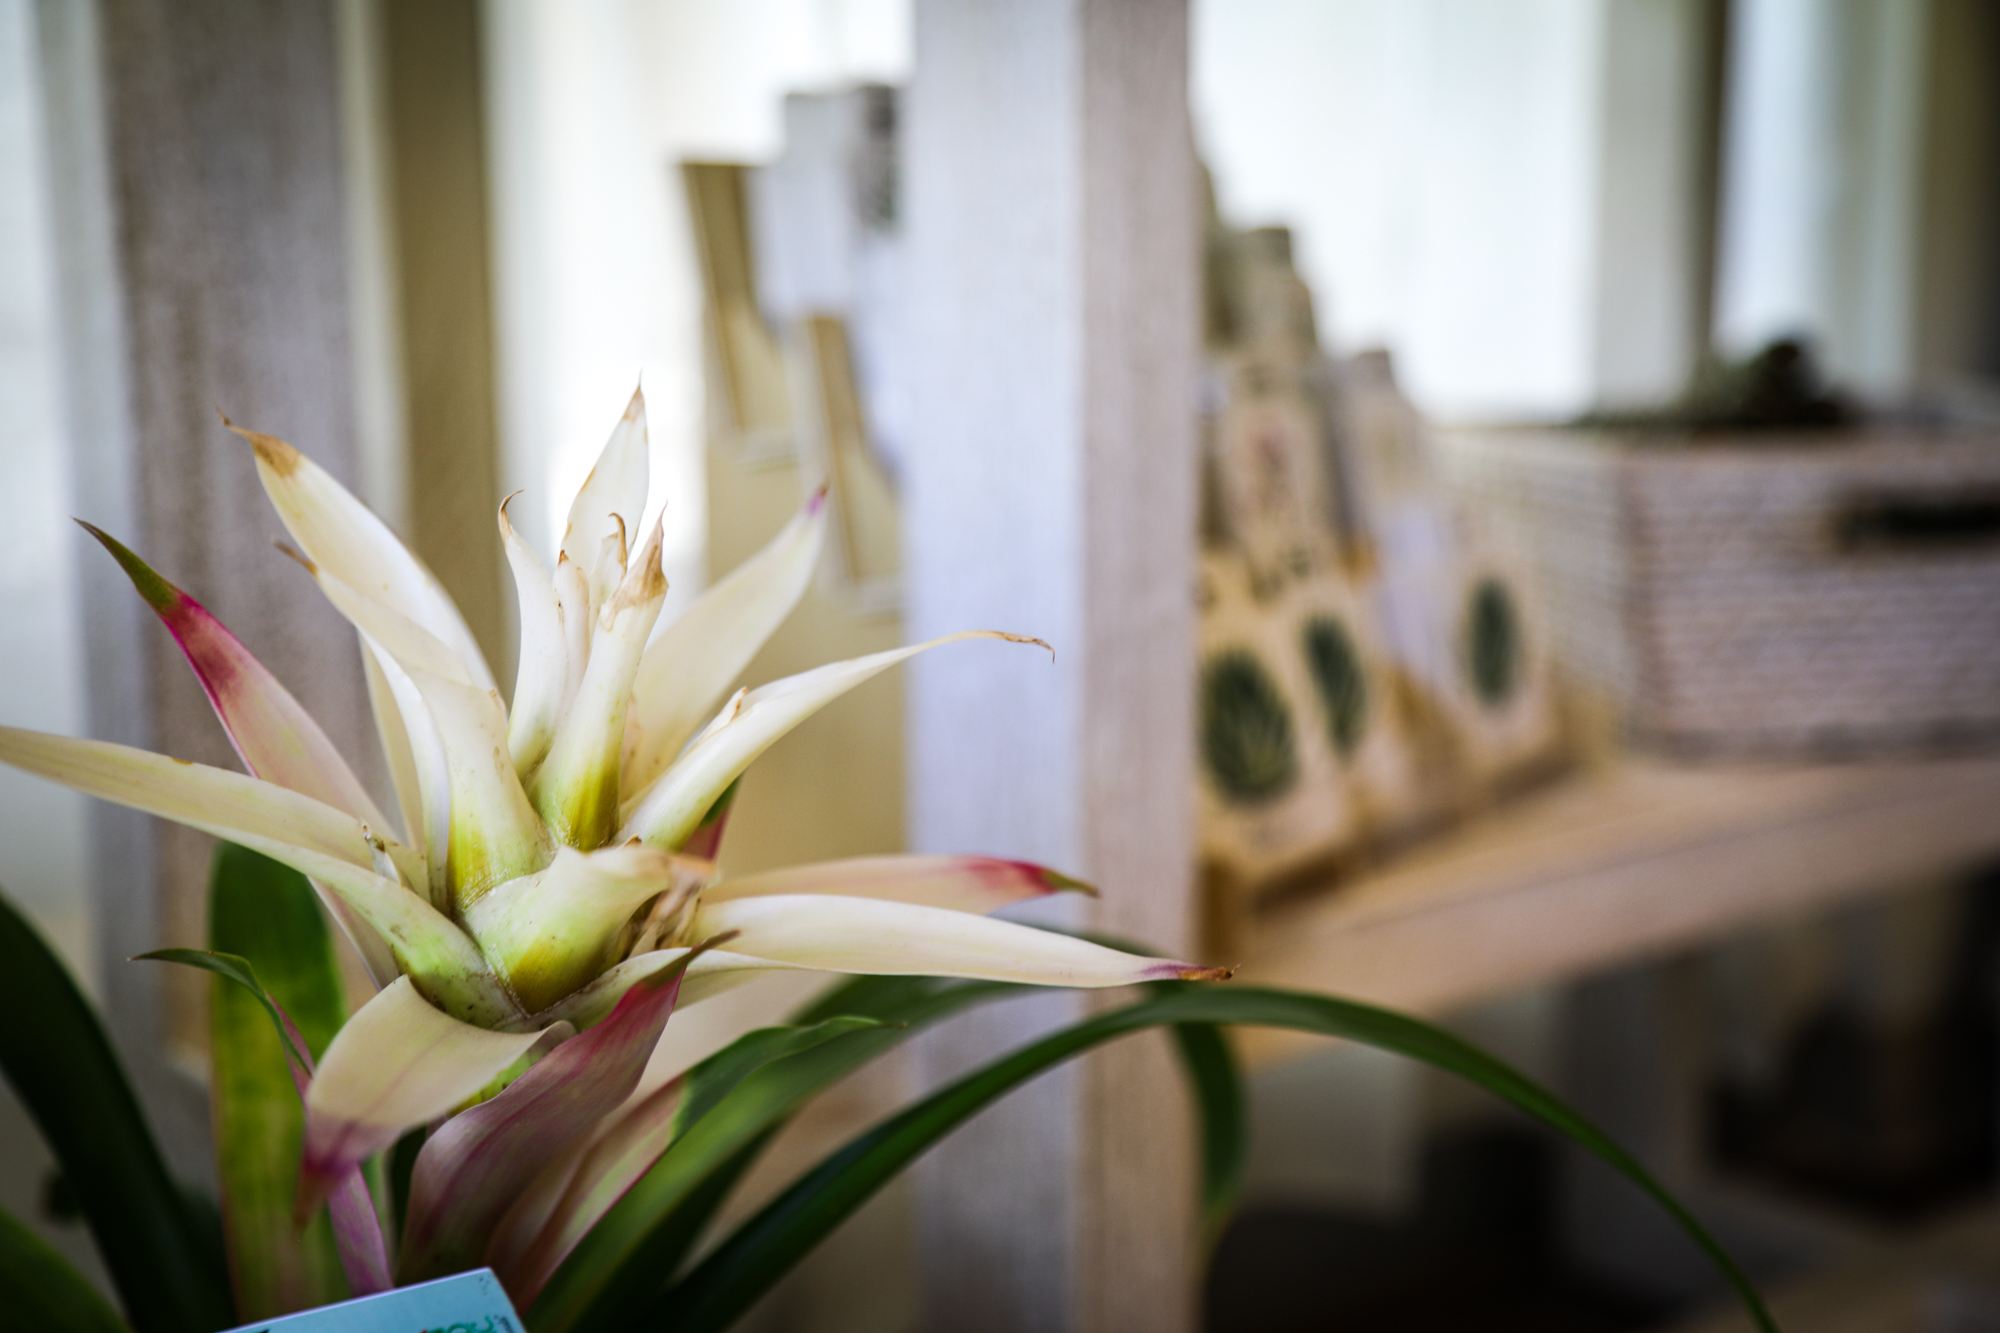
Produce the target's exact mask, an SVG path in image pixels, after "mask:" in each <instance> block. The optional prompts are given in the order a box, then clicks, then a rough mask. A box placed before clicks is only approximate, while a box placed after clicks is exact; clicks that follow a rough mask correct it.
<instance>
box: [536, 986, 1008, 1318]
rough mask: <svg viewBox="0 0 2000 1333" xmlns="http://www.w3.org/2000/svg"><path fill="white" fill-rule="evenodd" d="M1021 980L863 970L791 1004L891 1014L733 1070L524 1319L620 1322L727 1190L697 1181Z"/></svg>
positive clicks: (818, 1013)
mask: <svg viewBox="0 0 2000 1333" xmlns="http://www.w3.org/2000/svg"><path fill="white" fill-rule="evenodd" d="M1020 989H1022V988H1021V987H1018V986H1011V985H1007V984H1005V983H1000V982H945V983H941V982H939V981H937V980H936V979H934V978H918V977H866V978H861V979H859V980H858V981H856V982H851V983H848V984H846V985H844V986H841V987H839V988H837V989H836V991H835V993H834V994H833V995H831V996H829V997H828V998H827V999H825V1000H822V1001H820V1002H819V1003H816V1004H814V1005H813V1006H811V1007H810V1008H808V1009H806V1010H805V1011H803V1012H801V1013H799V1014H796V1015H794V1019H795V1021H796V1022H798V1023H800V1024H802V1025H803V1024H816V1023H824V1022H826V1021H828V1020H829V1019H831V1018H834V1017H836V1016H843V1015H844V1016H853V1017H862V1018H872V1019H876V1020H878V1021H880V1022H883V1023H896V1024H899V1025H901V1026H897V1027H887V1026H884V1027H876V1028H868V1029H864V1030H861V1031H857V1032H848V1033H846V1034H845V1035H839V1036H835V1037H833V1038H832V1039H831V1040H828V1041H826V1042H824V1043H823V1044H821V1045H818V1046H815V1047H813V1048H812V1049H810V1050H805V1051H801V1052H798V1053H796V1054H791V1055H787V1056H785V1057H784V1058H783V1059H779V1060H776V1061H774V1062H773V1063H771V1064H767V1065H765V1066H764V1067H762V1068H760V1069H758V1070H756V1071H755V1072H754V1073H750V1074H749V1075H748V1076H747V1077H745V1078H743V1080H742V1081H741V1082H740V1083H738V1084H737V1085H736V1087H735V1088H734V1089H733V1090H732V1091H731V1092H730V1093H729V1094H728V1095H727V1096H726V1097H723V1098H722V1099H721V1100H720V1101H719V1102H718V1103H716V1105H715V1107H714V1109H713V1110H711V1111H709V1113H708V1114H706V1115H704V1116H702V1117H701V1118H700V1119H699V1120H698V1121H695V1122H694V1123H693V1124H692V1125H691V1126H690V1127H689V1128H688V1130H687V1132H686V1133H685V1134H684V1135H683V1136H682V1137H681V1138H680V1139H679V1140H678V1141H677V1142H675V1143H674V1145H673V1146H672V1147H670V1148H668V1149H667V1151H666V1152H665V1153H664V1154H663V1155H662V1156H661V1157H660V1160H659V1161H658V1162H656V1163H655V1164H654V1166H653V1168H652V1170H650V1171H648V1172H647V1173H646V1175H645V1176H643V1177H642V1178H641V1179H640V1180H639V1182H638V1183H637V1184H636V1185H634V1186H633V1187H632V1188H631V1189H630V1190H629V1191H627V1192H626V1194H625V1196H624V1197H623V1198H622V1199H620V1200H619V1201H618V1202H617V1203H616V1204H614V1205H613V1206H612V1208H611V1210H610V1211H609V1212H607V1213H606V1214H605V1215H604V1218H603V1220H601V1221H600V1222H599V1223H598V1224H597V1225H596V1226H595V1227H593V1228H592V1229H591V1231H590V1233H589V1234H588V1235H587V1236H585V1237H584V1238H583V1239H582V1240H581V1241H580V1242H579V1243H578V1244H577V1247H576V1248H575V1249H574V1250H573V1251H571V1252H570V1255H569V1257H568V1258H567V1259H566V1260H564V1262H563V1264H562V1266H561V1267H559V1268H558V1269H556V1271H555V1273H554V1275H553V1276H551V1277H550V1279H549V1281H548V1283H547V1285H545V1286H544V1287H543V1288H542V1291H541V1294H540V1295H539V1296H537V1297H536V1298H535V1300H534V1303H533V1305H532V1306H531V1308H530V1309H529V1311H528V1325H529V1327H530V1328H532V1329H534V1330H535V1331H536V1333H580V1331H581V1330H597V1329H606V1330H609V1329H615V1328H619V1327H622V1325H621V1324H620V1322H619V1321H620V1318H621V1316H622V1312H624V1311H626V1310H629V1309H631V1308H633V1307H634V1306H636V1305H640V1304H643V1303H644V1302H646V1301H647V1300H649V1299H651V1297H652V1296H653V1295H654V1294H655V1293H657V1292H658V1291H659V1290H660V1287H661V1285H662V1283H664V1282H665V1280H666V1279H667V1277H668V1276H669V1275H671V1274H672V1272H673V1271H674V1268H675V1267H676V1266H677V1265H678V1264H679V1263H680V1262H681V1260H682V1259H683V1258H684V1257H685V1255H686V1253H687V1249H688V1247H689V1246H690V1245H691V1244H692V1242H693V1240H694V1239H695V1237H696V1235H697V1234H698V1233H699V1230H700V1224H701V1223H702V1222H705V1221H706V1219H707V1216H708V1215H709V1214H710V1213H711V1212H712V1211H713V1209H714V1208H715V1206H717V1205H718V1204H719V1203H720V1201H721V1195H722V1194H723V1193H726V1190H719V1191H718V1190H715V1189H712V1188H705V1186H707V1185H708V1184H709V1182H710V1181H711V1180H712V1179H713V1178H714V1177H715V1176H716V1175H717V1174H718V1173H722V1172H728V1171H730V1170H731V1168H732V1167H733V1172H734V1174H740V1173H741V1171H742V1170H743V1169H744V1168H745V1167H747V1165H748V1163H749V1161H750V1160H751V1159H752V1158H753V1157H754V1155H755V1152H754V1149H755V1146H756V1145H758V1144H759V1143H760V1142H761V1141H763V1140H764V1139H766V1138H767V1137H768V1136H769V1135H770V1134H771V1133H772V1132H773V1131H775V1130H776V1129H777V1128H778V1127H779V1126H781V1125H782V1124H784V1122H785V1121H786V1120H787V1119H789V1118H790V1116H791V1115H792V1113H793V1112H795V1111H796V1110H797V1109H798V1108H799V1107H800V1106H802V1105H804V1104H805V1103H806V1102H807V1101H809V1100H811V1099H812V1098H813V1097H814V1096H815V1095H817V1094H818V1093H819V1092H821V1091H823V1090H824V1089H826V1088H827V1087H829V1086H831V1085H832V1084H834V1083H837V1082H839V1081H840V1080H841V1079H842V1078H844V1077H846V1076H847V1075H848V1074H850V1073H852V1072H853V1071H854V1070H856V1069H858V1068H860V1067H861V1066H862V1065H864V1064H867V1063H868V1062H869V1061H870V1060H873V1059H874V1058H875V1057H876V1056H878V1055H881V1054H882V1053H883V1052H885V1051H887V1050H889V1049H890V1048H891V1047H893V1046H894V1045H896V1044H897V1043H898V1042H901V1041H904V1040H906V1039H907V1038H908V1037H909V1036H910V1034H911V1033H912V1032H914V1031H915V1030H917V1029H918V1028H921V1027H923V1026H925V1025H927V1024H929V1023H932V1022H935V1021H936V1020H938V1019H940V1018H943V1017H945V1016H946V1015H948V1014H951V1013H956V1012H958V1011H959V1010H961V1009H964V1008H965V1007H967V1006H969V1005H971V1004H974V1003H977V1002H979V1001H981V1000H986V999H992V998H996V997H998V996H1000V995H1005V994H1011V993H1013V992H1016V991H1018V990H1020ZM720 1058H721V1057H720V1056H717V1057H711V1059H717V1060H719V1059H720ZM731 1178H732V1179H733V1174H732V1177H731ZM689 1210H691V1211H689Z"/></svg>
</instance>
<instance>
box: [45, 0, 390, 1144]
mask: <svg viewBox="0 0 2000 1333" xmlns="http://www.w3.org/2000/svg"><path fill="white" fill-rule="evenodd" d="M38 19H39V20H40V21H41V23H42V25H43V31H42V35H41V41H42V48H43V52H44V57H45V69H46V71H47V73H48V82H49V87H50V92H49V111H50V116H49V119H50V134H51V141H52V145H53V146H54V147H55V149H56V150H57V151H55V152H52V154H51V160H52V162H55V163H57V164H58V165H57V167H56V171H55V177H56V179H55V182H54V185H55V189H54V191H53V193H54V196H55V209H56V213H57V228H56V230H57V233H58V244H59V247H60V248H61V251H62V253H61V254H60V255H59V270H60V272H59V282H60V284H61V289H62V304H63V308H64V311H65V315H66V317H67V327H66V328H65V333H64V338H65V352H66V358H67V362H68V364H67V367H66V372H67V375H68V377H69V379H70V381H71V384H70V388H69V392H68V400H69V406H70V411H69V419H70V429H71V433H72V436H73V438H74V439H75V440H76V441H77V466H76V473H75V475H76V487H77V509H78V512H79V515H80V516H81V517H84V518H89V519H92V520H93V521H96V522H98V523H100V524H101V525H102V526H104V527H106V528H108V529H110V530H112V531H113V532H115V533H116V534H117V535H118V536H120V537H121V538H123V539H124V540H126V541H127V542H128V543H129V544H131V545H132V546H133V547H135V548H136V549H138V550H139V551H140V552H141V553H142V554H143V555H144V556H145V557H146V558H147V559H148V560H149V561H150V562H151V563H152V564H153V565H154V566H155V567H156V568H158V569H159V570H160V572H161V573H163V574H164V575H166V576H167V577H168V578H170V579H172V580H174V581H175V582H177V583H179V584H181V585H182V586H183V587H186V588H187V589H188V590H189V591H190V592H192V593H194V594H195V595H196V596H197V597H199V598H200V599H201V600H202V601H203V602H204V603H205V604H206V605H207V606H208V607H209V608H210V609H211V610H213V611H214V612H215V613H216V614H217V615H218V616H220V617H221V618H222V620H223V621H224V622H225V623H227V624H228V625H229V626H230V627H231V628H232V629H233V630H235V631H236V633H237V634H238V635H239V636H240V637H241V638H242V639H243V640H244V641H245V642H246V643H247V644H249V645H250V647H251V649H252V650H253V651H254V652H256V653H257V654H258V656H259V657H261V658H262V659H263V660H264V662H265V663H266V664H267V665H269V666H270V667H271V669H272V670H273V671H275V672H276V673H277V674H278V676H279V677H280V678H281V679H282V680H284V681H285V683H286V684H287V685H288V686H289V687H290V688H291V689H292V691H293V692H294V693H295V694H297V695H298V696H299V698H300V699H301V701H303V702H304V703H305V705H306V706H307V707H308V708H309V709H310V710H311V711H312V712H313V714H314V715H315V716H316V717H317V718H319V720H320V721H321V723H322V724H323V725H324V726H325V728H326V730H327V732H328V734H330V735H332V736H336V737H343V738H350V739H351V740H352V741H353V743H354V744H355V746H356V749H357V751H359V750H361V749H364V748H371V747H369V746H368V745H367V743H366V741H365V740H362V739H360V738H367V737H370V736H371V735H372V727H371V726H370V724H369V723H368V722H367V707H366V700H365V692H364V689H363V686H362V681H361V675H360V669H359V664H358V662H357V660H356V655H355V651H354V636H353V632H352V631H351V630H349V629H348V628H347V627H346V625H345V624H344V623H342V621H341V620H340V617H339V616H338V614H337V613H335V612H334V611H333V609H332V608H331V607H330V606H327V605H326V604H325V603H324V601H323V599H322V598H320V597H319V596H318V595H317V593H316V592H314V591H313V589H312V588H311V587H310V584H309V582H308V580H307V579H306V576H305V574H304V573H303V572H302V571H300V570H299V569H297V568H296V567H295V566H292V565H291V562H289V561H287V560H286V559H285V558H284V557H283V556H282V555H280V554H278V553H277V552H276V551H274V550H273V549H272V546H271V538H272V536H273V535H274V534H278V533H280V532H282V528H281V527H280V525H279V523H278V520H277V517H276V515H275V514H274V513H272V511H271V509H270V506H269V504H268V502H267V501H266V500H265V498H264V496H263V493H262V488H261V487H260V486H259V485H258V482H257V475H256V469H255V467H254V466H253V464H252V462H251V458H250V455H249V449H248V446H246V445H245V444H243V443H242V441H240V440H238V439H237V438H236V437H235V436H233V435H230V434H229V433H228V432H227V431H225V430H224V429H223V428H222V425H221V423H220V422H219V421H218V420H217V419H216V415H215V413H216V409H217V408H218V407H220V408H222V409H223V410H225V411H227V412H229V413H230V414H231V415H232V416H233V417H234V418H235V419H236V420H237V421H238V422H240V423H242V424H244V425H247V426H252V427H255V428H257V429H261V430H266V431H271V432H273V433H276V434H281V435H284V436H285V437H287V438H288V439H290V440H292V441H293V442H294V443H296V444H297V445H298V446H299V447H300V448H302V449H304V450H306V451H308V452H309V453H311V454H312V456H313V457H314V458H315V459H317V460H318V461H319V462H321V463H322V464H324V465H325V466H327V467H328V468H329V469H330V470H331V471H332V472H333V473H334V474H335V475H336V476H339V477H341V478H342V479H343V480H345V481H347V482H349V483H350V484H352V483H353V481H354V473H355V456H354V452H355V451H354V421H353V406H352V373H351V367H350V357H349V345H348V305H347V272H346V270H347V234H346V224H345V213H344V209H343V196H342V185H341V154H340V121H339V103H338V97H337V88H336V71H335V54H334V52H335V43H334V23H333V3H332V0H272V2H271V3H266V4H256V5H240V4H231V3H227V2H226V0H176V2H175V3H166V2H165V0H99V3H96V4H94V5H65V4H59V3H53V2H50V3H44V4H42V5H40V6H39V10H38ZM76 540H77V541H79V542H83V541H86V540H87V539H85V538H83V537H82V536H81V535H80V534H79V535H78V537H77V538H76ZM81 568H82V580H81V581H82V587H83V590H84V601H85V606H86V608H87V611H86V635H87V638H88V642H89V656H90V660H91V672H92V675H91V681H90V698H91V727H92V731H93V732H94V733H95V734H97V735H99V736H101V737H104V738H106V739H111V740H117V741H122V742H125V743H128V744H134V745H141V746H144V747H146V748H148V749H153V750H161V751H164V752H166V753H168V754H172V755H175V756H177V757H179V758H183V759H190V760H196V761H201V762H205V763H213V764H219V765H223V766H226V767H231V768H234V767H236V760H235V758H234V756H233V755H232V753H231V751H230V748H229V742H228V740H227V738H226V737H225V736H224V734H223V732H222V729H221V728H220V726H218V725H217V723H216V722H215V719H214V717H213V716H212V715H211V713H210V711H209V707H208V704H207V702H206V700H205V699H204V698H203V696H202V693H201V690H200V688H199V686H198V685H197V684H196V682H195V680H194V679H193V677H192V675H191V674H190V673H189V671H188V669H187V666H186V664H185V663H184V662H183V661H182V660H181V657H180V654H179V652H178V651H177V650H176V648H175V646H174V644H173V641H172V639H171V638H170V637H169V636H168V635H167V634H166V633H165V632H164V631H162V630H161V629H160V627H159V626H158V625H157V624H156V623H153V621H152V617H151V616H150V615H149V614H148V613H147V612H146V610H145V608H144V606H143V604H142V603H140V602H139V600H138V599H137V597H136V596H134V595H133V593H132V591H131V589H130V587H129V586H126V585H125V582H124V580H123V577H122V576H121V575H120V574H119V573H118V572H117V570H116V568H115V567H114V566H113V565H112V564H111V562H110V561H109V559H108V558H105V557H103V556H102V555H101V553H99V552H96V551H94V550H92V551H89V552H88V553H87V554H86V555H85V556H84V557H83V559H82V561H81ZM353 757H354V758H356V759H357V760H360V761H362V762H363V763H364V764H365V763H366V761H367V756H366V755H365V754H361V753H358V752H357V753H356V754H354V755H353ZM364 771H365V769H364ZM94 828H95V833H96V836H95V840H94V841H95V845H94V848H93V851H94V859H95V860H96V862H97V866H96V872H95V873H96V879H97V881H98V889H99V891H98V897H97V910H98V919H99V929H98V938H99V943H100V948H101V949H102V951H103V958H104V978H103V999H104V1007H105V1009H106V1011H107V1013H108V1015H109V1017H110V1020H111V1025H112V1028H113V1030H114V1033H115V1034H116V1036H117V1037H118V1039H119V1041H120V1043H121V1045H122V1046H123V1047H124V1050H125V1055H126V1058H127V1060H128V1062H129V1063H131V1064H132V1065H133V1067H134V1069H135V1072H137V1073H138V1075H139V1077H140V1081H141V1083H142V1086H144V1087H146V1088H147V1089H148V1094H149V1100H151V1101H152V1102H153V1108H152V1109H153V1111H154V1115H155V1118H156V1121H163V1122H164V1123H163V1124H162V1137H163V1138H164V1139H165V1140H166V1142H167V1147H168V1149H169V1153H170V1155H171V1156H173V1157H174V1158H175V1165H176V1166H177V1168H179V1169H180V1170H182V1171H183V1172H185V1173H188V1174H197V1173H198V1174H202V1175H206V1174H207V1172H208V1169H209V1168H208V1166H207V1163H206V1157H207V1154H206V1152H205V1150H204V1148H203V1146H202V1140H203V1139H204V1138H205V1135H206V1124H205V1122H206V1114H205V1111H203V1110H202V1106H203V1103H204V1101H205V1099H204V1098H202V1097H201V1096H200V1095H199V1089H198V1088H196V1087H195V1086H194V1085H193V1083H192V1082H191V1081H190V1080H186V1079H178V1078H175V1077H174V1076H172V1074H171V1073H170V1067H171V1066H170V1062H169V1060H168V1059H167V1058H166V1057H167V1048H168V1047H170V1046H171V1045H173V1044H175V1042H176V1039H177V1038H178V1039H183V1040H184V1041H186V1042H188V1043H197V1044H198V1042H199V1040H200V1034H201V1033H202V1032H203V1031H204V1030H205V1027H206V1024H205V1019H204V1015H205V1006H204V1003H203V996H204V993H205V987H203V986H202V985H201V984H200V982H199V981H198V980H196V979H195V978H194V976H193V974H188V976H187V977H185V978H183V977H178V976H175V975H173V974H172V973H171V972H170V970H169V969H166V968H162V967H160V966H158V965H154V964H143V965H142V964H133V963H129V962H127V961H126V960H127V959H128V958H129V957H130V956H131V955H133V954H135V953H138V952H140V951H142V950H145V949H150V948H155V947H158V946H160V945H162V944H195V945H198V944H200V943H202V942H203V940H204V939H205V938H206V915H207V913H206V897H207V895H206V885H207V878H208V864H209V854H210V847H211V845H212V843H211V840H210V839H209V838H207V837H205V836H203V835H200V834H196V833H192V832H190V831H189V830H186V829H183V828H181V827H179V826H178V825H167V824H153V823H152V822H151V821H147V820H144V819H142V818H139V817H137V816H132V815H130V814H128V813H127V812H124V811H118V810H112V809H110V808H108V807H100V808H99V810H98V811H97V812H96V816H95V824H94ZM163 996H164V1003H163Z"/></svg>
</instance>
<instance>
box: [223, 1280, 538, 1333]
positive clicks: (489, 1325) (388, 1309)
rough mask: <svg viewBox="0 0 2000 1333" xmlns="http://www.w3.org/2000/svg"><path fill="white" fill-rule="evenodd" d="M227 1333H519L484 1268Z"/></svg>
mask: <svg viewBox="0 0 2000 1333" xmlns="http://www.w3.org/2000/svg"><path fill="white" fill-rule="evenodd" d="M230 1333H523V1330H522V1325H521V1317H520V1316H519V1315H517V1314H515V1313H514V1306H513V1303H512V1302H511V1301H509V1300H508V1299H507V1293H506V1292H505V1291H503V1290H502V1289H501V1287H500V1279H499V1278H496V1277H494V1276H493V1270H492V1269H490V1268H481V1269H478V1270H476V1271H474V1272H471V1273H459V1274H456V1275H455V1276H452V1277H441V1278H439V1279H438V1280H437V1281H435V1282H419V1283H418V1284H417V1285H415V1286H414V1287H398V1288H396V1290H394V1291H385V1292H381V1293H379V1294H377V1295H374V1296H363V1297H362V1298H361V1299H360V1300H357V1301H342V1302H341V1303H340V1304H339V1305H323V1306H321V1307H320V1308H319V1309H317V1310H307V1311H305V1312H304V1313H302V1314H288V1315H284V1316H282V1317H281V1318H278V1319H266V1320H262V1321H260V1322H258V1323H255V1324H245V1325H243V1326H242V1327H241V1328H237V1329H232V1330H230Z"/></svg>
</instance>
